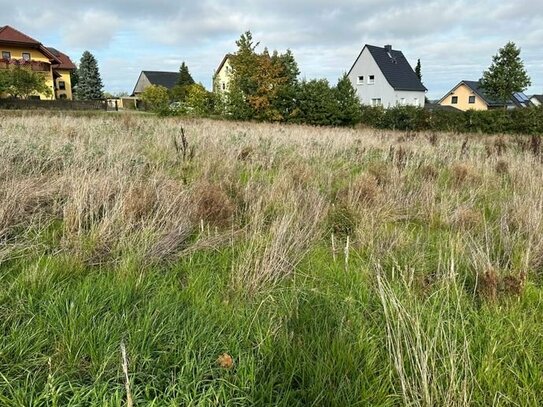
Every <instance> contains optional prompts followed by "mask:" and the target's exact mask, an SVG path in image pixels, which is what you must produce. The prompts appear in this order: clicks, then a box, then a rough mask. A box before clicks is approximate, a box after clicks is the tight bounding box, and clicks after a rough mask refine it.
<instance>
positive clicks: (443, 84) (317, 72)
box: [0, 0, 543, 99]
mask: <svg viewBox="0 0 543 407" xmlns="http://www.w3.org/2000/svg"><path fill="white" fill-rule="evenodd" d="M542 21H543V4H541V0H508V1H505V0H433V1H432V0H410V1H404V0H336V1H329V0H275V1H269V0H266V1H261V0H232V1H228V0H224V1H220V0H192V1H185V0H152V1H149V0H147V1H143V0H93V1H85V2H79V1H74V0H47V1H43V0H20V1H13V0H0V26H2V25H11V26H13V27H15V28H17V29H19V30H21V31H23V32H24V33H26V34H28V35H30V36H32V37H34V38H36V39H37V40H39V41H41V42H42V43H44V44H45V45H48V46H54V47H56V48H59V49H60V50H62V51H64V52H65V53H67V54H68V55H70V57H71V58H72V59H73V60H74V62H76V61H78V60H79V58H80V56H81V53H82V52H83V51H84V50H86V49H88V50H89V51H91V52H92V53H93V54H94V55H95V56H96V58H97V59H98V62H99V66H100V71H101V74H102V79H103V81H104V84H105V90H107V91H110V92H119V91H127V92H129V93H130V92H132V89H133V87H134V85H135V82H136V80H137V78H138V75H139V72H140V71H141V70H163V71H177V70H178V68H179V65H180V63H181V61H186V63H187V64H188V66H189V68H190V71H191V73H192V75H193V77H194V78H195V80H196V81H199V82H202V83H203V84H204V85H205V86H206V87H208V88H210V86H211V77H212V75H213V71H214V70H215V69H216V67H217V65H218V64H219V62H220V61H221V59H222V57H223V56H224V54H225V53H227V52H233V51H235V43H234V42H235V40H236V39H237V38H239V35H240V34H241V33H242V32H244V31H246V30H251V31H252V32H253V37H254V38H255V39H256V40H258V41H260V42H261V44H262V45H264V46H267V47H268V48H269V49H277V50H279V51H284V50H286V49H287V48H290V49H291V50H292V51H293V52H294V55H295V56H296V59H297V61H298V64H299V66H300V69H301V71H302V76H303V77H306V78H307V79H311V78H327V79H329V80H330V81H331V82H336V81H337V78H338V77H339V76H340V75H341V74H342V73H343V72H346V71H348V70H349V69H350V67H351V65H352V63H353V62H354V60H355V59H356V57H357V56H358V53H359V52H360V50H361V49H362V47H363V45H364V44H366V43H368V44H373V45H379V46H383V45H385V44H392V46H393V48H394V49H399V50H401V51H403V52H404V54H405V56H406V57H407V59H408V60H409V61H410V62H411V65H412V66H415V64H416V62H417V58H420V59H421V63H422V73H423V82H424V84H425V85H426V87H427V88H428V89H429V92H428V97H430V98H431V99H435V98H440V97H441V96H443V94H445V92H447V91H448V90H449V89H450V88H452V87H453V86H454V85H455V84H456V83H458V82H459V81H460V80H462V79H470V80H476V79H478V78H480V76H481V73H482V71H483V70H484V69H486V68H487V67H488V66H489V65H490V63H491V59H492V56H493V55H494V54H495V53H496V52H497V50H498V48H500V47H502V46H503V45H504V44H505V43H506V42H507V41H514V42H515V43H516V44H517V45H518V46H520V47H521V49H522V54H521V55H522V57H523V59H524V62H525V66H526V68H527V70H528V73H529V75H530V76H531V78H532V87H530V88H529V89H528V91H527V92H526V93H527V94H532V93H539V94H541V93H543V48H542V44H543V23H542Z"/></svg>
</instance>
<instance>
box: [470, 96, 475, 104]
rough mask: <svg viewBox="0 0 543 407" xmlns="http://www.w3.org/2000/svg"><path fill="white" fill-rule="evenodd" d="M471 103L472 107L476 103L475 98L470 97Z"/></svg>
mask: <svg viewBox="0 0 543 407" xmlns="http://www.w3.org/2000/svg"><path fill="white" fill-rule="evenodd" d="M469 103H470V104H471V105H473V104H474V103H475V96H470V97H469Z"/></svg>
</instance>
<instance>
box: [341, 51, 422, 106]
mask: <svg viewBox="0 0 543 407" xmlns="http://www.w3.org/2000/svg"><path fill="white" fill-rule="evenodd" d="M348 77H349V80H350V81H351V83H352V85H353V87H354V88H355V89H356V93H357V95H358V97H359V98H360V102H361V103H362V104H364V105H369V106H382V107H384V108H390V107H394V106H407V105H409V106H417V107H424V102H425V98H426V91H427V89H426V88H425V87H424V85H423V84H422V83H421V81H420V79H419V78H418V77H417V74H416V73H415V71H414V70H413V68H412V67H411V65H410V64H409V62H407V59H406V58H405V56H404V55H403V53H402V52H401V51H398V50H393V49H392V46H390V45H385V46H384V47H382V48H381V47H376V46H373V45H367V44H366V45H365V46H364V48H363V49H362V51H361V52H360V54H359V55H358V58H357V59H356V60H355V62H354V64H353V66H352V67H351V69H350V70H349V73H348Z"/></svg>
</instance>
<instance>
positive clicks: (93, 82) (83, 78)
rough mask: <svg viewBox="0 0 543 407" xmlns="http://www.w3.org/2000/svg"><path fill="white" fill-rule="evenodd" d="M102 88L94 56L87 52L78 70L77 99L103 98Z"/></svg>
mask: <svg viewBox="0 0 543 407" xmlns="http://www.w3.org/2000/svg"><path fill="white" fill-rule="evenodd" d="M103 88H104V85H103V83H102V79H101V78H100V71H99V70H98V62H97V61H96V58H94V55H92V54H91V53H90V52H89V51H85V52H84V53H83V56H82V57H81V61H80V64H79V69H78V84H77V99H80V100H93V99H101V98H102V97H103V91H102V89H103Z"/></svg>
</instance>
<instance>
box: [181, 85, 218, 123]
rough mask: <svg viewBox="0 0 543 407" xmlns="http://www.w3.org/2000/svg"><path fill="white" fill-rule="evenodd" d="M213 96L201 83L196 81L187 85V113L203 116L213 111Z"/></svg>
mask: <svg viewBox="0 0 543 407" xmlns="http://www.w3.org/2000/svg"><path fill="white" fill-rule="evenodd" d="M211 104H212V103H211V98H210V94H209V92H208V91H207V90H206V88H204V86H203V85H202V84H200V83H195V84H192V85H189V86H188V87H187V97H186V98H185V109H186V111H187V113H192V114H194V115H199V116H203V115H206V114H209V113H210V111H211V108H212V106H211Z"/></svg>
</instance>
